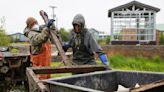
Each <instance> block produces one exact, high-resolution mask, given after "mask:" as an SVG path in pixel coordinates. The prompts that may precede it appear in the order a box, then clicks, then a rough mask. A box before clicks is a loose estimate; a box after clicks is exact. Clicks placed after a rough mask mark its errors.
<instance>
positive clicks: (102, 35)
mask: <svg viewBox="0 0 164 92" xmlns="http://www.w3.org/2000/svg"><path fill="white" fill-rule="evenodd" d="M89 31H90V33H92V34H93V36H94V37H95V38H96V40H99V39H104V38H105V37H107V36H109V35H108V34H105V33H104V32H100V31H97V30H96V29H94V28H91V29H90V30H89Z"/></svg>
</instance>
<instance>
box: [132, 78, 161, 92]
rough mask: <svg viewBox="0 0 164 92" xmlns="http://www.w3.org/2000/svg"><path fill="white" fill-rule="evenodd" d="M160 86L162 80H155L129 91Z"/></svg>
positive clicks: (141, 91)
mask: <svg viewBox="0 0 164 92" xmlns="http://www.w3.org/2000/svg"><path fill="white" fill-rule="evenodd" d="M160 86H163V87H164V80H160V81H156V82H153V83H149V84H145V85H141V86H140V87H137V88H133V89H131V92H143V91H146V90H150V89H153V88H156V87H160Z"/></svg>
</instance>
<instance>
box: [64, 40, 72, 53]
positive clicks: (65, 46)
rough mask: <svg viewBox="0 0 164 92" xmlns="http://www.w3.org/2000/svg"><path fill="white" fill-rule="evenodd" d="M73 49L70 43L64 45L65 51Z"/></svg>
mask: <svg viewBox="0 0 164 92" xmlns="http://www.w3.org/2000/svg"><path fill="white" fill-rule="evenodd" d="M70 47H71V45H70V44H69V43H68V42H65V43H64V44H63V49H64V51H67V49H69V48H70Z"/></svg>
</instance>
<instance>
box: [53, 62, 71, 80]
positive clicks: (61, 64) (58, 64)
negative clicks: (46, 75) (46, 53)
mask: <svg viewBox="0 0 164 92" xmlns="http://www.w3.org/2000/svg"><path fill="white" fill-rule="evenodd" d="M60 66H64V64H63V63H62V62H51V67H56V68H57V67H60ZM70 75H72V74H71V73H57V74H51V77H53V78H57V77H64V76H70Z"/></svg>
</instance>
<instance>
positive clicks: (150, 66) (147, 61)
mask: <svg viewBox="0 0 164 92" xmlns="http://www.w3.org/2000/svg"><path fill="white" fill-rule="evenodd" d="M109 60H110V65H111V67H112V68H113V69H121V70H139V71H153V72H164V59H162V58H160V57H159V56H155V57H152V58H146V57H124V56H122V55H116V56H112V57H110V58H109Z"/></svg>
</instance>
